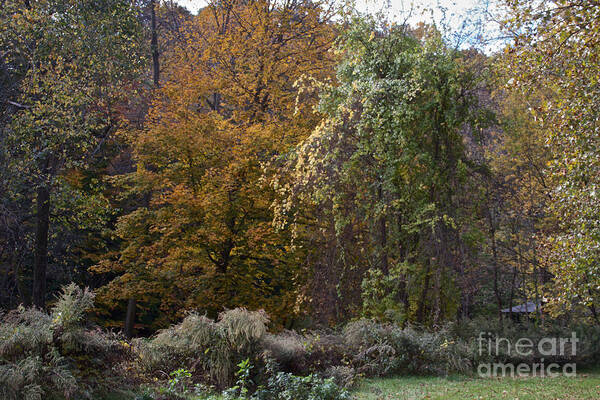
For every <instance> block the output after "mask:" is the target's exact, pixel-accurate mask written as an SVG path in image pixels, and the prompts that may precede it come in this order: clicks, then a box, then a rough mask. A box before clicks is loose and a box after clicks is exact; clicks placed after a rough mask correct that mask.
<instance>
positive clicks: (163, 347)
mask: <svg viewBox="0 0 600 400" xmlns="http://www.w3.org/2000/svg"><path fill="white" fill-rule="evenodd" d="M92 306H93V293H91V292H89V291H88V290H82V289H80V288H78V287H77V286H74V285H71V286H68V287H66V288H65V289H64V290H63V293H62V295H61V296H60V297H59V298H58V299H57V301H56V303H55V305H54V307H53V308H52V309H51V311H50V313H49V314H47V313H44V312H42V311H39V310H36V309H33V308H23V307H20V308H18V309H16V310H13V311H11V312H8V313H5V314H3V315H0V318H1V319H0V397H1V398H2V399H7V400H13V399H14V400H16V399H25V400H38V399H42V398H47V397H49V398H53V397H54V398H66V399H86V398H88V399H92V398H99V397H98V396H99V394H100V393H107V392H110V391H111V390H113V389H114V388H120V389H123V388H127V389H129V390H131V391H134V392H138V393H139V392H140V391H141V392H144V393H145V394H144V395H140V396H141V397H140V398H143V399H163V400H164V399H179V398H190V396H191V395H194V396H204V397H196V398H210V395H211V393H224V396H225V398H228V399H251V400H262V399H275V400H276V399H289V398H294V399H296V400H302V399H307V400H308V399H310V400H343V399H346V398H349V395H348V391H347V389H350V388H351V387H352V386H353V385H354V384H355V383H356V381H357V379H359V378H360V377H371V376H386V375H398V374H411V375H414V374H419V375H424V374H435V375H447V374H450V373H461V374H472V373H474V372H475V370H476V366H477V365H478V364H480V363H483V362H504V363H506V362H511V363H534V362H537V361H539V360H540V359H542V358H545V361H546V362H547V363H549V362H557V363H566V362H576V363H578V366H586V365H593V364H595V363H597V362H598V361H599V360H600V329H599V328H597V327H595V326H567V325H560V324H550V323H545V324H533V323H524V324H510V323H508V322H505V323H504V324H503V325H502V326H500V325H498V324H496V323H494V322H490V321H488V320H481V321H478V320H475V321H463V322H462V323H461V324H450V325H447V326H445V327H439V328H438V329H436V330H433V331H432V330H425V329H418V328H416V327H410V326H405V327H401V326H399V325H396V324H386V323H378V322H375V321H371V320H358V321H354V322H351V323H348V324H347V325H346V326H345V327H343V328H342V329H339V330H336V331H327V332H325V331H304V332H302V333H299V332H293V331H283V332H279V333H269V332H268V329H267V326H268V323H269V320H268V317H267V315H266V314H265V313H263V312H261V311H247V310H245V309H242V308H238V309H234V310H229V311H226V312H223V313H222V314H221V315H220V316H219V318H218V319H217V321H214V320H211V319H209V318H207V317H205V316H202V315H200V314H197V313H190V314H189V315H188V316H187V317H186V318H185V319H184V320H183V321H182V322H180V323H179V324H176V325H174V326H172V327H170V328H168V329H165V330H163V331H160V332H158V333H157V334H156V335H155V336H153V337H151V338H144V339H136V340H133V341H132V342H127V341H125V340H123V338H122V337H120V336H119V335H117V334H115V333H111V332H106V331H102V330H100V329H98V328H97V327H93V326H91V325H90V324H89V323H88V322H87V320H86V312H87V311H88V310H89V309H90V308H91V307H92ZM573 333H574V334H575V335H576V337H577V339H578V341H579V342H578V346H577V351H576V352H570V351H568V352H567V353H565V354H556V355H553V356H548V355H546V354H541V353H540V352H539V351H538V349H537V347H536V346H534V349H533V351H532V352H531V354H528V355H526V356H523V355H522V354H519V353H517V352H515V351H514V348H512V349H511V348H509V347H506V346H502V345H501V346H498V347H496V342H499V343H511V344H514V343H516V341H517V340H518V339H519V338H522V337H526V338H529V339H531V341H532V342H533V343H538V342H539V341H540V340H541V339H543V338H569V337H571V336H572V335H573ZM567 347H568V346H567ZM490 349H492V350H493V351H489V350H490ZM496 349H499V350H498V351H497V350H496ZM290 396H291V397H290Z"/></svg>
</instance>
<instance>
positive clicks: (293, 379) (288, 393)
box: [251, 372, 351, 400]
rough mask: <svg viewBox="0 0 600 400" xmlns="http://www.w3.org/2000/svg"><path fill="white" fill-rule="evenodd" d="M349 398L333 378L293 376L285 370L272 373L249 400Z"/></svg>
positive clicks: (331, 399)
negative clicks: (263, 386) (262, 386)
mask: <svg viewBox="0 0 600 400" xmlns="http://www.w3.org/2000/svg"><path fill="white" fill-rule="evenodd" d="M289 399H294V400H350V399H351V396H350V394H349V393H348V392H347V391H346V390H345V389H342V388H340V387H339V386H337V385H336V384H335V382H334V381H333V379H331V378H330V379H322V378H319V377H318V376H316V375H313V374H311V375H308V376H295V375H292V374H290V373H286V372H279V373H277V374H274V375H272V376H271V377H270V378H269V380H268V385H267V387H265V388H261V389H259V390H257V391H256V392H255V393H254V394H253V395H252V397H251V400H289Z"/></svg>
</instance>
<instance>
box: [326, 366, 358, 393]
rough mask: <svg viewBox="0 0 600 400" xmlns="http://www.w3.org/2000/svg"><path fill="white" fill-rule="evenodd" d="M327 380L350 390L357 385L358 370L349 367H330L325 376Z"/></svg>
mask: <svg viewBox="0 0 600 400" xmlns="http://www.w3.org/2000/svg"><path fill="white" fill-rule="evenodd" d="M323 376H324V377H325V378H331V379H333V381H334V382H335V384H336V385H338V386H339V387H343V388H345V389H350V388H352V387H353V386H354V385H355V384H356V378H357V374H356V370H355V369H354V368H352V367H347V366H341V365H338V366H334V367H329V368H327V370H325V373H324V374H323Z"/></svg>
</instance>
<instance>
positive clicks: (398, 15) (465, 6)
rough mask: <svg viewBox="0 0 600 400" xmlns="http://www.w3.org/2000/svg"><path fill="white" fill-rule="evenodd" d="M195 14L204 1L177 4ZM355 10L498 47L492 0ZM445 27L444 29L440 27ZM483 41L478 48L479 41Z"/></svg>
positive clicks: (395, 3)
mask: <svg viewBox="0 0 600 400" xmlns="http://www.w3.org/2000/svg"><path fill="white" fill-rule="evenodd" d="M176 1H177V2H178V3H179V4H181V5H183V6H185V7H187V8H188V9H189V10H190V11H191V12H193V13H194V14H195V13H196V12H197V11H198V9H199V8H201V7H204V6H205V5H206V3H207V2H206V0H176ZM355 1H356V8H357V9H358V10H359V11H363V12H371V13H372V12H377V11H380V10H381V9H382V8H384V7H385V8H387V12H388V13H389V15H390V17H391V19H392V20H395V21H404V20H405V19H406V17H405V16H406V13H407V11H409V10H411V8H412V10H413V11H412V13H411V15H412V16H411V18H409V19H408V22H409V23H411V24H415V23H417V22H419V21H424V22H435V23H436V25H437V26H438V27H439V28H440V29H441V30H442V31H446V35H447V37H448V39H449V40H450V42H451V43H456V44H457V45H458V46H460V47H468V46H469V45H470V44H474V43H475V42H477V43H478V47H479V48H481V49H483V50H484V51H486V52H491V51H494V50H496V49H497V48H498V47H499V43H498V42H497V41H494V40H493V39H494V38H496V37H498V36H499V35H498V34H497V32H498V28H497V24H495V23H493V22H491V21H490V20H489V18H488V17H489V12H492V13H493V12H494V7H493V6H488V5H487V4H488V3H491V2H492V1H493V0H355ZM442 24H443V25H445V29H444V27H443V26H441V25H442ZM481 40H484V41H486V43H485V44H481V43H480V41H481Z"/></svg>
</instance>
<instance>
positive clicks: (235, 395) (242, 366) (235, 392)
mask: <svg viewBox="0 0 600 400" xmlns="http://www.w3.org/2000/svg"><path fill="white" fill-rule="evenodd" d="M237 366H238V371H237V373H236V374H235V375H236V377H237V381H236V382H235V386H233V387H231V388H229V389H227V390H226V391H225V392H223V395H224V396H225V398H228V399H247V398H248V393H249V386H250V385H252V383H253V382H252V380H251V379H250V373H251V372H252V364H250V359H248V358H246V359H245V360H242V361H241V362H240V363H239V364H238V365H237Z"/></svg>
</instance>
